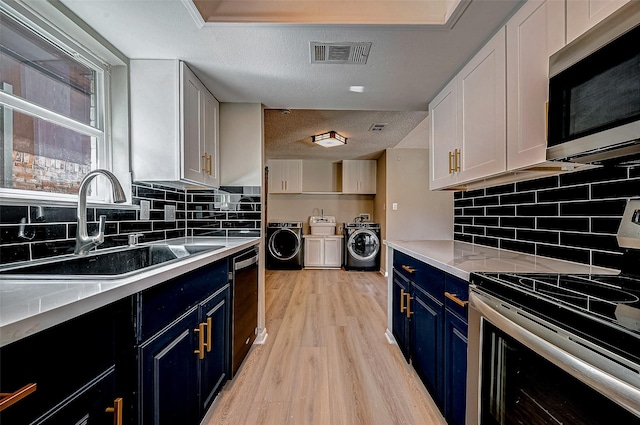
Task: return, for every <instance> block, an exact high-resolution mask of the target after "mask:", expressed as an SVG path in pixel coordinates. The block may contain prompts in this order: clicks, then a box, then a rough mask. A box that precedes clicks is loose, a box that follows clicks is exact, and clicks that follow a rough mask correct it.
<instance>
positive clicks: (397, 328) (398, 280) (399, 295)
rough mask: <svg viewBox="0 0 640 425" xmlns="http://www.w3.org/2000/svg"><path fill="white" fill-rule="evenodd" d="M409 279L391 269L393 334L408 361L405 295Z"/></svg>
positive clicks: (407, 291)
mask: <svg viewBox="0 0 640 425" xmlns="http://www.w3.org/2000/svg"><path fill="white" fill-rule="evenodd" d="M409 286H410V281H409V280H408V279H407V278H405V277H404V276H402V275H401V274H400V273H398V272H397V271H396V270H394V271H393V289H392V295H393V301H392V303H393V304H392V305H393V309H392V311H393V318H392V321H393V330H392V331H393V336H394V338H395V339H396V342H397V343H398V347H400V351H402V354H404V357H405V359H406V360H407V362H408V361H409V317H408V316H407V312H406V305H407V296H406V295H405V294H409Z"/></svg>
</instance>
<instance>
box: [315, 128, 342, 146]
mask: <svg viewBox="0 0 640 425" xmlns="http://www.w3.org/2000/svg"><path fill="white" fill-rule="evenodd" d="M311 139H312V141H313V143H316V144H318V145H320V146H324V147H325V148H331V147H334V146H341V145H346V144H347V138H346V137H342V136H341V135H339V134H338V133H336V132H335V131H330V132H328V133H322V134H318V135H317V136H311Z"/></svg>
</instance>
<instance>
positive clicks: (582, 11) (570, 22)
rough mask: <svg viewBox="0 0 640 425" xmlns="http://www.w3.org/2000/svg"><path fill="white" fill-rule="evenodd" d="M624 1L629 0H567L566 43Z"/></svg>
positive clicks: (610, 12)
mask: <svg viewBox="0 0 640 425" xmlns="http://www.w3.org/2000/svg"><path fill="white" fill-rule="evenodd" d="M636 1H637V0H636ZM626 3H629V0H567V43H571V42H572V41H573V40H575V39H576V38H577V37H578V36H580V35H581V34H583V33H584V32H586V31H587V30H588V29H589V28H591V27H593V26H594V25H595V24H597V23H598V22H600V21H602V20H603V19H604V18H606V17H607V16H609V15H611V14H612V13H613V12H615V11H616V10H618V9H619V8H620V7H621V6H623V5H624V4H626Z"/></svg>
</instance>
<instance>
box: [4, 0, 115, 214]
mask: <svg viewBox="0 0 640 425" xmlns="http://www.w3.org/2000/svg"><path fill="white" fill-rule="evenodd" d="M0 11H2V12H3V13H5V14H7V15H8V16H9V17H10V18H12V19H14V20H16V21H17V22H19V23H20V24H22V25H24V26H25V27H26V28H28V29H29V30H30V31H33V32H34V33H35V34H37V35H38V36H40V37H42V38H44V39H45V40H47V41H48V42H49V43H51V45H53V46H55V47H56V48H58V49H60V50H61V51H62V52H64V53H66V54H67V55H69V56H71V57H72V58H73V59H74V60H76V61H78V62H79V63H81V64H83V65H85V66H88V67H90V68H91V69H93V70H94V71H95V83H94V84H95V98H96V102H95V106H96V111H95V113H96V122H95V127H93V126H91V125H87V124H84V123H81V122H78V121H76V120H74V119H72V118H69V117H66V116H65V115H62V114H59V113H57V112H54V111H51V110H49V109H47V108H44V107H42V106H39V105H37V104H35V103H31V102H29V101H27V100H25V99H22V98H20V97H18V96H15V95H13V94H9V93H7V92H5V91H3V90H2V89H0V101H2V103H3V104H6V105H7V106H8V108H11V109H10V110H15V111H18V112H20V113H23V114H27V115H30V116H34V117H37V118H40V119H43V120H47V121H49V122H52V123H55V124H56V125H60V126H63V127H65V128H69V129H71V130H73V131H78V132H80V133H82V134H85V135H88V136H91V137H94V138H95V139H96V150H97V152H98V157H97V161H96V163H95V167H96V168H103V169H107V170H110V171H113V168H114V167H113V141H112V137H111V134H112V131H111V125H112V122H111V105H112V99H111V72H110V71H111V65H109V64H108V63H106V61H104V60H102V59H101V58H99V57H98V56H96V55H95V54H94V53H92V52H91V51H89V50H87V49H85V48H84V47H83V46H81V45H80V44H78V43H77V42H76V41H75V40H74V39H73V38H72V37H71V36H69V35H67V34H66V33H65V32H63V31H62V30H61V29H59V28H58V27H56V25H55V24H53V23H51V22H50V21H49V20H47V19H46V18H44V17H43V16H42V15H41V14H39V13H38V12H36V11H34V10H32V9H30V8H28V6H26V5H25V4H23V3H20V2H15V1H6V2H5V0H3V1H0ZM84 35H85V36H86V34H84ZM94 182H95V183H94V184H96V185H97V187H96V189H97V190H96V192H97V193H96V195H94V196H91V197H90V198H89V199H88V201H89V202H91V203H98V204H101V203H107V202H108V201H109V196H110V195H109V193H110V191H109V190H108V187H107V184H106V181H105V180H104V179H102V178H99V179H96V180H95V181H94ZM122 183H125V182H122ZM123 186H124V185H123ZM0 198H1V199H2V202H3V203H14V202H29V203H31V202H39V203H47V204H49V203H52V202H53V203H56V204H68V203H74V204H75V203H77V201H78V195H77V194H63V193H53V192H42V191H37V190H25V189H12V188H0Z"/></svg>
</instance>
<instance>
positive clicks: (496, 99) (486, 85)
mask: <svg viewBox="0 0 640 425" xmlns="http://www.w3.org/2000/svg"><path fill="white" fill-rule="evenodd" d="M505 50H506V42H505V30H504V28H502V29H501V30H500V31H498V33H497V34H496V35H495V36H493V38H492V39H491V40H489V42H488V43H487V44H485V45H484V46H483V47H482V49H481V50H480V51H479V52H478V54H476V55H475V56H474V57H473V59H471V61H469V63H467V65H465V67H464V68H463V69H462V71H460V73H459V74H458V77H457V78H456V80H457V83H456V84H457V88H456V90H457V95H458V123H457V124H458V139H459V141H460V151H461V152H460V154H459V155H458V159H457V162H458V164H457V165H458V166H459V168H460V171H459V172H460V176H459V178H460V180H461V181H469V180H473V179H477V178H480V177H485V176H489V175H492V174H496V173H499V172H501V171H504V170H505V168H506V155H505V143H506V137H507V136H506V92H505V90H506V81H505V72H506V71H505V68H506V67H505V60H506V58H505Z"/></svg>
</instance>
